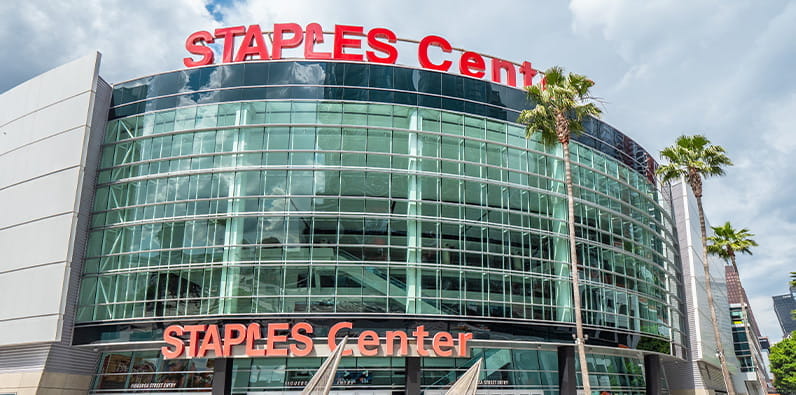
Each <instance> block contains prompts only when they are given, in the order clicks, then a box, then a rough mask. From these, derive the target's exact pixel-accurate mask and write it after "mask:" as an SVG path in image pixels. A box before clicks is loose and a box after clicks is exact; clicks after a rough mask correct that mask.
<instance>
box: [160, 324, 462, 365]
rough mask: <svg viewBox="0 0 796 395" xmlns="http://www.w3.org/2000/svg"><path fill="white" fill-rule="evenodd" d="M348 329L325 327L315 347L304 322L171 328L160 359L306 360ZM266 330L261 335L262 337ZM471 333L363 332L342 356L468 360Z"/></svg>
mask: <svg viewBox="0 0 796 395" xmlns="http://www.w3.org/2000/svg"><path fill="white" fill-rule="evenodd" d="M345 329H347V330H350V329H353V324H352V323H351V322H338V323H337V324H334V325H332V326H331V327H330V328H329V334H328V337H327V339H326V341H324V342H319V343H317V344H316V342H315V339H314V338H313V337H312V334H313V332H314V328H313V326H312V325H311V324H309V323H307V322H299V323H296V324H294V325H292V326H291V325H290V324H289V323H286V322H278V323H269V324H268V325H266V326H264V327H263V326H261V325H260V324H258V323H251V324H248V325H244V324H226V325H222V326H219V325H216V324H211V325H185V326H183V325H171V326H169V327H167V328H166V329H165V330H164V331H163V341H164V342H166V344H167V345H166V346H165V347H162V348H161V353H162V354H163V358H164V359H175V358H222V357H223V358H229V357H306V356H327V355H329V354H330V353H331V352H332V351H334V350H335V349H336V348H337V347H338V345H339V341H338V339H337V338H338V337H339V336H338V333H340V332H341V330H345ZM263 330H265V336H263ZM472 338H473V334H472V333H458V334H451V333H449V332H444V331H441V332H436V333H430V332H429V331H427V330H426V329H425V326H424V325H420V326H418V327H417V328H416V329H415V330H414V331H412V332H411V333H408V334H407V333H406V332H404V331H402V330H388V331H386V332H385V335H384V337H379V334H378V333H376V332H375V331H372V330H365V331H362V332H360V333H359V335H358V336H357V337H351V338H350V339H349V341H348V343H347V344H346V346H345V347H346V349H345V350H343V355H344V356H365V357H375V356H392V357H406V356H419V357H468V356H469V346H468V344H467V342H468V341H469V340H471V339H472Z"/></svg>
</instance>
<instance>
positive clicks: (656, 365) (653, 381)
mask: <svg viewBox="0 0 796 395" xmlns="http://www.w3.org/2000/svg"><path fill="white" fill-rule="evenodd" d="M644 382H645V383H646V386H647V395H659V394H660V393H661V357H660V356H658V355H645V356H644Z"/></svg>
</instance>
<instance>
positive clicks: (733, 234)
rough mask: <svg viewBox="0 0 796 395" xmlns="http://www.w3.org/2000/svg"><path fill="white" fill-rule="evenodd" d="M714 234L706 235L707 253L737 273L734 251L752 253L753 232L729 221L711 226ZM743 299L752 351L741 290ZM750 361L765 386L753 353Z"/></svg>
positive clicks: (748, 322)
mask: <svg viewBox="0 0 796 395" xmlns="http://www.w3.org/2000/svg"><path fill="white" fill-rule="evenodd" d="M711 228H712V229H713V233H714V236H710V237H708V240H709V241H710V244H709V245H708V253H709V254H711V255H715V256H718V257H719V258H721V259H724V261H725V262H728V263H730V264H732V268H733V270H735V274H736V275H739V272H738V265H737V264H736V262H735V253H736V252H738V253H741V254H749V255H752V250H751V248H752V247H757V242H756V241H754V240H753V239H752V237H753V236H754V234H753V233H751V232H749V229H746V228H743V229H740V230H735V229H733V227H732V224H730V222H729V221H728V222H726V223H724V225H722V226H712V227H711ZM743 297H744V300H742V301H741V314H742V316H743V320H744V327H743V328H744V332H745V333H746V340H747V341H748V342H749V350H750V352H752V351H753V348H752V344H753V343H752V339H756V337H753V336H752V332H751V331H750V330H749V328H750V327H751V323H752V322H751V321H750V320H751V314H750V313H749V306H747V305H746V302H747V301H746V292H743ZM751 357H752V362H753V363H754V364H755V370H756V371H757V378H758V380H759V381H760V385H761V388H762V389H763V390H765V389H766V388H767V385H766V381H765V378H764V377H763V368H762V367H761V366H760V364H759V363H758V360H757V358H755V356H754V354H752V355H751Z"/></svg>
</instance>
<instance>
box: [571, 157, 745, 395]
mask: <svg viewBox="0 0 796 395" xmlns="http://www.w3.org/2000/svg"><path fill="white" fill-rule="evenodd" d="M561 145H562V146H563V148H564V182H565V185H566V187H567V206H568V209H569V213H568V214H569V215H568V216H567V221H568V226H567V227H568V228H569V260H570V267H571V269H570V275H571V276H572V307H573V310H574V314H575V344H576V345H577V347H578V358H579V360H580V375H581V381H582V382H583V393H584V394H586V395H591V383H589V365H588V364H587V363H586V345H585V341H584V338H583V318H582V314H581V306H580V285H579V284H580V278H579V277H578V251H577V250H576V244H575V198H574V195H573V194H572V169H571V163H570V158H569V142H564V143H562V144H561ZM731 395H735V394H731Z"/></svg>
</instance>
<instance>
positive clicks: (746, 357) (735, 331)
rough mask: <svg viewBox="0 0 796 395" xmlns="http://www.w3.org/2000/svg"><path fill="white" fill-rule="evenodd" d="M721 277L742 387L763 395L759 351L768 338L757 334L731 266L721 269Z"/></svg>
mask: <svg viewBox="0 0 796 395" xmlns="http://www.w3.org/2000/svg"><path fill="white" fill-rule="evenodd" d="M725 274H726V279H727V299H728V302H729V303H730V317H731V318H732V342H733V348H734V349H735V355H736V356H737V357H738V361H739V362H740V363H741V372H742V375H743V376H744V384H745V385H746V387H747V390H748V391H749V393H758V392H760V389H761V388H762V389H763V391H762V392H765V391H766V390H767V388H768V387H769V385H768V372H767V371H766V363H765V357H764V355H763V350H764V349H768V339H766V338H764V337H762V336H761V335H760V328H759V327H758V326H757V320H755V316H754V313H753V312H752V307H751V306H750V304H749V298H748V297H747V295H746V290H744V288H743V285H742V284H741V279H740V277H739V276H738V272H737V271H736V270H735V268H734V267H732V266H725ZM744 307H746V309H744ZM744 310H745V311H744ZM750 339H751V340H752V341H750Z"/></svg>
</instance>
